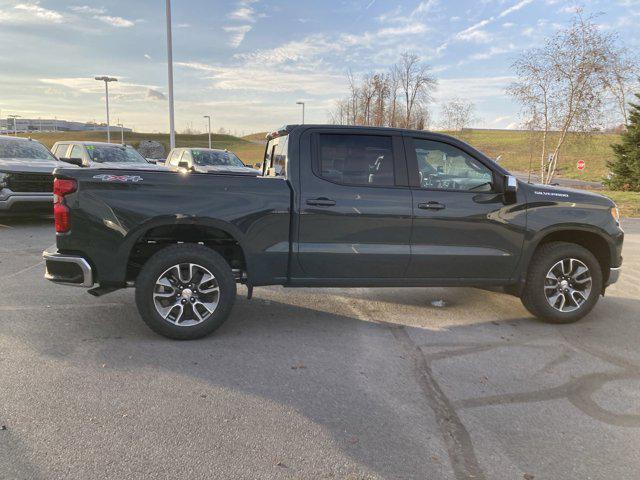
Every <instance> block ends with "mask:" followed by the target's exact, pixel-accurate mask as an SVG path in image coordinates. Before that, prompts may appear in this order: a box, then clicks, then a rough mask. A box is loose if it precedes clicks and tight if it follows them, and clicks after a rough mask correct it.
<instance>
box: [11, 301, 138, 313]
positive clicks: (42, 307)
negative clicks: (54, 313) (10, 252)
mask: <svg viewBox="0 0 640 480" xmlns="http://www.w3.org/2000/svg"><path fill="white" fill-rule="evenodd" d="M100 307H129V305H128V304H126V303H115V302H113V303H95V304H90V305H0V312H18V311H23V310H68V309H71V310H74V309H83V308H100Z"/></svg>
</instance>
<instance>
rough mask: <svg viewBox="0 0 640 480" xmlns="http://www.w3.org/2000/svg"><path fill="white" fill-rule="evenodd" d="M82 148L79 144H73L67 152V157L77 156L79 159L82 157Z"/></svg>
mask: <svg viewBox="0 0 640 480" xmlns="http://www.w3.org/2000/svg"><path fill="white" fill-rule="evenodd" d="M82 150H83V148H82V147H81V146H80V145H74V146H73V148H72V149H71V153H70V154H69V158H79V159H80V160H82V159H83V157H84V155H83V154H84V152H83V151H82Z"/></svg>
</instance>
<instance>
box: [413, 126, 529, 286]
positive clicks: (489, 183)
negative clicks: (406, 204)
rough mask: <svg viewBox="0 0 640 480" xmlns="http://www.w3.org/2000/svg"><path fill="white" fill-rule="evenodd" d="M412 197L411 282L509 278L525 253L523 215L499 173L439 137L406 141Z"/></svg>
mask: <svg viewBox="0 0 640 480" xmlns="http://www.w3.org/2000/svg"><path fill="white" fill-rule="evenodd" d="M405 145H406V149H407V166H408V169H409V179H410V183H411V184H412V193H413V232H412V238H411V263H410V265H409V269H408V272H407V276H409V277H413V278H465V279H493V280H495V279H507V278H510V277H511V275H512V273H513V271H514V269H515V267H516V264H517V261H518V259H519V256H520V252H521V250H522V244H523V240H524V221H525V215H524V211H523V210H522V209H518V208H514V207H515V205H513V204H511V205H506V204H505V202H504V196H503V195H502V194H501V193H499V190H500V189H499V188H496V185H497V183H498V181H499V178H500V174H499V172H494V171H493V170H492V169H491V168H490V166H489V165H488V164H487V162H486V161H484V162H483V161H481V160H479V159H478V158H475V157H474V156H473V155H472V154H471V153H470V152H467V151H464V150H462V148H461V147H458V146H454V145H452V144H449V143H445V142H443V141H441V140H439V139H436V138H431V139H430V138H428V137H424V138H417V137H415V138H412V137H408V138H406V140H405Z"/></svg>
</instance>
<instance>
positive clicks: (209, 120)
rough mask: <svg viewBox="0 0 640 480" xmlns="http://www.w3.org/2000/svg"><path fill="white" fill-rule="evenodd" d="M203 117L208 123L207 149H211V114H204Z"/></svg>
mask: <svg viewBox="0 0 640 480" xmlns="http://www.w3.org/2000/svg"><path fill="white" fill-rule="evenodd" d="M203 118H206V119H207V122H208V124H209V150H211V115H204V117H203Z"/></svg>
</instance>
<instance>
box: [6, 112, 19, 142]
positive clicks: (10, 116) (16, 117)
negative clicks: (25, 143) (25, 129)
mask: <svg viewBox="0 0 640 480" xmlns="http://www.w3.org/2000/svg"><path fill="white" fill-rule="evenodd" d="M7 118H13V136H14V137H17V136H18V125H17V120H16V119H18V118H20V115H9V116H8V117H7ZM8 128H9V125H7V129H8Z"/></svg>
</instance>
